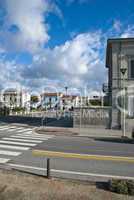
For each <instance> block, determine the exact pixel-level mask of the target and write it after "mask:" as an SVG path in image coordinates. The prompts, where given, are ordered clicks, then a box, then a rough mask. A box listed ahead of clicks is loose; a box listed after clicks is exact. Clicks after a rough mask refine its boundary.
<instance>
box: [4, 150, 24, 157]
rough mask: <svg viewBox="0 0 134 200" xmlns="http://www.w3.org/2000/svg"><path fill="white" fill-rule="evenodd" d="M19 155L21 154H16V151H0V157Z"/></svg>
mask: <svg viewBox="0 0 134 200" xmlns="http://www.w3.org/2000/svg"><path fill="white" fill-rule="evenodd" d="M21 154H22V153H21V152H16V151H4V150H0V155H8V156H19V155H21Z"/></svg>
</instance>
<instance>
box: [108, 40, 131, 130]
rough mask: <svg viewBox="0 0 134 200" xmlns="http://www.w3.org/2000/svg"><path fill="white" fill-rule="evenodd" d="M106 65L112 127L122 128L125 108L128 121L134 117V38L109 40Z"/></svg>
mask: <svg viewBox="0 0 134 200" xmlns="http://www.w3.org/2000/svg"><path fill="white" fill-rule="evenodd" d="M106 67H107V68H108V95H109V103H110V106H111V112H110V128H118V129H120V128H122V127H123V123H124V122H123V118H124V114H123V110H124V109H125V110H126V112H125V117H126V122H127V123H129V121H131V119H132V118H134V97H133V96H134V38H126V39H124V38H119V39H109V40H108V42H107V52H106Z"/></svg>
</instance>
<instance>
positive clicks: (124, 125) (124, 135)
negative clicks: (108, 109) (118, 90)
mask: <svg viewBox="0 0 134 200" xmlns="http://www.w3.org/2000/svg"><path fill="white" fill-rule="evenodd" d="M123 83H124V84H123V88H124V102H123V103H124V105H123V106H124V109H123V110H124V112H123V137H126V90H125V76H124V80H123Z"/></svg>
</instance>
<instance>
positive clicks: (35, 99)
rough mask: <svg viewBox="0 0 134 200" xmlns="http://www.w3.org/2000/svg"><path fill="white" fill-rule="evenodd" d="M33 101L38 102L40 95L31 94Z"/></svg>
mask: <svg viewBox="0 0 134 200" xmlns="http://www.w3.org/2000/svg"><path fill="white" fill-rule="evenodd" d="M31 102H32V103H38V102H39V97H38V96H36V95H33V96H31Z"/></svg>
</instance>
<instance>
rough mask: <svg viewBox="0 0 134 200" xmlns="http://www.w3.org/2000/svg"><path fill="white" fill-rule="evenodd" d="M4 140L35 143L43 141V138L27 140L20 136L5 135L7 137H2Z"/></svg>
mask: <svg viewBox="0 0 134 200" xmlns="http://www.w3.org/2000/svg"><path fill="white" fill-rule="evenodd" d="M2 140H10V141H20V142H21V141H22V142H31V143H32V142H33V143H35V142H36V143H42V141H41V140H30V139H29V140H27V139H19V138H10V137H5V138H2Z"/></svg>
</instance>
